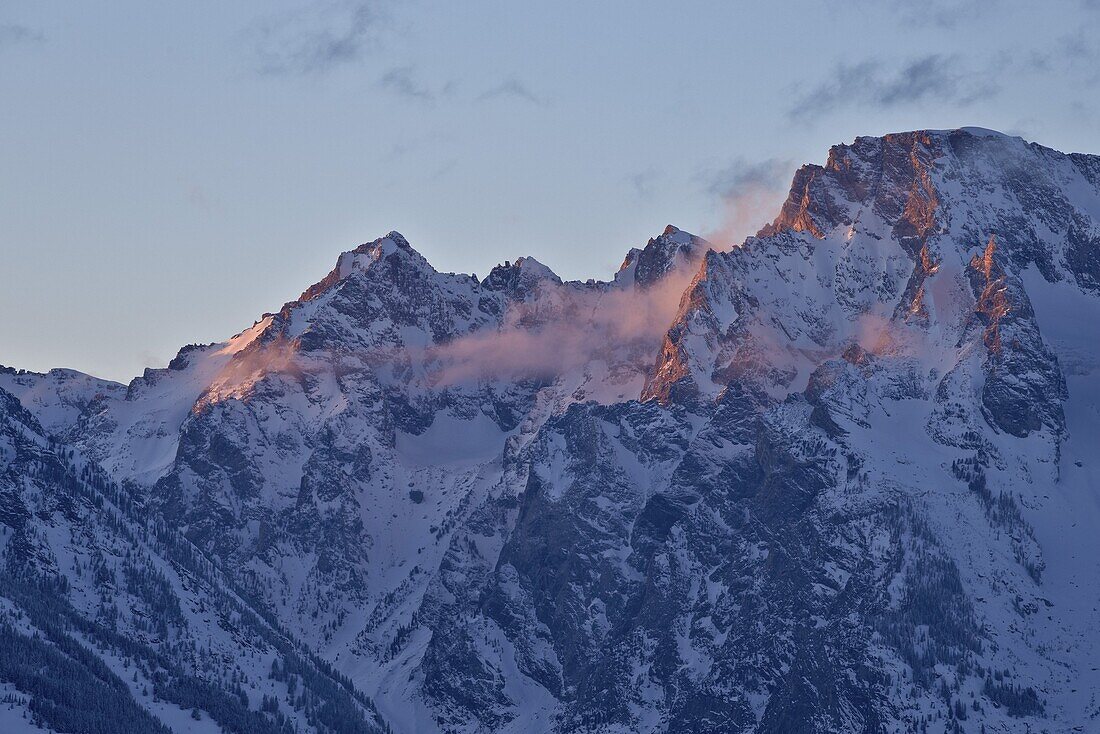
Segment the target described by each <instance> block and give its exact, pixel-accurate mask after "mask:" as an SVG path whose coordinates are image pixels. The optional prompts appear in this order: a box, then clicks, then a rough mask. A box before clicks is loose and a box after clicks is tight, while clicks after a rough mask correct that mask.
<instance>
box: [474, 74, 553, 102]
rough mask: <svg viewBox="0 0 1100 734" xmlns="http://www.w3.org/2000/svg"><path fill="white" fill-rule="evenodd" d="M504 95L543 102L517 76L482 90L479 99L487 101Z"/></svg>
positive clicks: (527, 100) (526, 100)
mask: <svg viewBox="0 0 1100 734" xmlns="http://www.w3.org/2000/svg"><path fill="white" fill-rule="evenodd" d="M502 97H511V98H512V99H519V100H523V101H525V102H530V103H532V104H542V100H541V99H540V98H539V97H538V96H536V95H535V93H534V92H532V91H531V90H530V88H528V86H527V85H526V84H524V83H523V82H521V81H520V80H519V79H516V78H515V77H511V78H509V79H505V80H504V81H503V82H501V83H500V84H498V85H496V86H495V87H493V88H492V89H487V90H486V91H484V92H482V93H481V94H480V95H478V97H477V101H478V102H487V101H489V100H491V99H500V98H502Z"/></svg>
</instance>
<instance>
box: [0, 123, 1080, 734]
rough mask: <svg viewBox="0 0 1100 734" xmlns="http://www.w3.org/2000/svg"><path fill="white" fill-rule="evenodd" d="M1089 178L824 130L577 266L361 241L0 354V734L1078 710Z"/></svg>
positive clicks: (1028, 725)
mask: <svg viewBox="0 0 1100 734" xmlns="http://www.w3.org/2000/svg"><path fill="white" fill-rule="evenodd" d="M1098 449H1100V157H1098V156H1093V155H1083V154H1068V155H1067V154H1063V153H1060V152H1058V151H1055V150H1052V149H1050V148H1046V147H1043V146H1040V145H1037V144H1034V143H1028V142H1025V141H1023V140H1022V139H1020V138H1016V137H1010V136H1006V135H1003V134H1000V133H996V132H992V131H989V130H983V129H980V128H963V129H958V130H942V131H941V130H923V131H916V132H907V133H898V134H891V135H885V136H882V137H860V138H857V139H856V140H855V141H854V142H853V143H851V144H848V145H838V146H835V147H833V148H832V149H831V150H830V151H829V155H828V159H827V162H826V163H825V164H824V165H823V166H819V165H806V166H803V167H802V168H800V169H799V170H798V171H797V172H796V173H795V175H794V179H793V182H792V185H791V189H790V194H789V196H788V198H787V199H786V201H785V203H784V204H783V205H782V208H781V209H780V211H779V212H778V214H777V216H776V217H775V218H774V220H773V221H772V222H771V223H770V224H768V225H767V226H765V227H764V228H763V229H762V230H761V231H760V232H759V233H758V234H757V235H756V236H753V237H749V238H748V239H746V240H745V241H744V242H743V243H741V244H738V245H737V246H735V247H733V248H726V249H717V248H715V247H713V246H711V245H710V244H709V243H708V242H706V241H705V240H703V239H701V238H699V237H696V236H693V235H691V234H688V233H687V232H684V231H681V230H679V229H677V228H675V227H672V226H669V227H668V228H666V229H665V230H664V232H663V233H661V234H660V235H658V236H656V237H654V238H653V239H651V240H649V242H648V243H646V244H645V246H644V247H641V248H635V249H630V250H629V251H628V252H627V253H626V256H625V259H624V261H623V264H622V266H621V267H620V269H619V270H618V272H617V273H615V274H614V276H613V277H611V278H610V279H609V280H606V281H586V282H579V281H563V280H562V279H561V278H559V277H558V276H557V275H555V274H554V272H553V271H552V270H550V269H549V268H548V267H546V266H545V265H543V264H541V263H539V262H538V261H536V260H535V259H533V258H530V257H522V258H519V259H517V260H515V261H513V262H506V263H503V264H502V265H499V266H497V267H495V268H493V270H492V272H490V273H489V275H488V276H487V277H485V278H483V279H478V278H476V277H475V276H471V275H462V274H453V273H441V272H438V271H436V270H435V269H434V268H433V267H432V266H431V265H430V264H429V263H428V262H427V261H426V260H425V258H424V257H422V256H421V255H420V254H419V253H418V252H417V251H416V250H415V249H413V247H412V245H410V243H409V242H407V241H406V240H405V238H404V237H402V236H401V235H400V234H398V233H396V232H391V233H389V234H388V235H386V236H385V237H382V238H380V239H378V240H375V241H373V242H370V243H367V244H363V245H360V246H359V247H356V248H355V249H353V250H350V251H348V252H345V253H343V254H341V255H340V256H339V258H338V259H337V262H336V265H335V267H334V268H333V269H332V271H331V272H330V273H329V274H328V275H327V276H326V277H325V278H323V279H322V280H321V281H319V282H318V283H316V284H314V285H312V286H310V287H308V288H307V289H306V290H305V291H304V292H303V293H302V294H301V295H300V296H299V297H298V298H296V299H295V300H293V301H290V302H288V303H286V304H285V305H283V306H282V307H281V308H280V309H278V310H277V311H275V312H272V313H267V314H264V315H263V316H262V317H261V318H260V319H259V320H257V321H256V322H255V323H254V324H252V326H251V327H249V328H247V329H245V330H243V331H242V332H241V333H239V334H237V335H236V336H234V337H233V338H231V339H229V340H227V341H225V342H221V343H216V344H206V345H189V346H186V347H184V348H182V349H181V350H180V351H179V353H178V355H177V356H176V357H175V358H174V359H173V360H172V361H171V362H170V364H169V365H168V366H167V367H166V368H164V369H148V370H146V371H145V373H144V374H143V375H142V376H140V377H138V378H136V379H134V380H133V381H132V382H131V383H130V384H129V385H122V384H118V383H115V382H110V381H106V380H101V379H97V378H95V377H92V376H89V375H85V374H82V373H79V372H75V371H72V370H64V369H56V370H52V371H50V372H48V373H45V374H37V373H32V372H26V371H21V370H16V369H13V368H2V369H0V730H3V731H19V732H22V731H67V732H116V731H127V732H166V731H173V732H218V731H224V732H238V733H240V734H250V733H252V732H278V733H280V734H283V733H286V734H289V733H290V732H316V733H317V734H327V733H329V732H333V733H335V732H341V733H342V732H397V733H401V734H404V733H406V732H407V733H409V734H413V733H418V734H419V733H422V732H423V733H426V732H454V733H456V734H458V733H462V734H466V733H471V734H472V733H473V732H514V733H519V732H524V733H527V732H592V733H596V732H599V733H606V734H612V733H615V734H618V733H622V734H626V733H628V732H645V733H649V732H670V733H673V734H676V733H679V732H746V733H747V732H754V733H761V734H762V733H764V732H776V733H778V732H822V733H826V732H866V733H870V732H890V733H895V732H897V733H901V732H968V733H973V734H978V733H979V732H989V733H990V734H992V733H993V732H1069V731H1095V730H1098V729H1100V639H1098V638H1097V635H1096V630H1097V629H1100V469H1098V467H1100V463H1098V462H1100V458H1098Z"/></svg>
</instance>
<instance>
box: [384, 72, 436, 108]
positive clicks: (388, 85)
mask: <svg viewBox="0 0 1100 734" xmlns="http://www.w3.org/2000/svg"><path fill="white" fill-rule="evenodd" d="M378 86H380V87H382V88H383V89H387V90H389V91H391V92H394V93H395V94H398V95H400V96H402V97H409V98H411V99H419V100H424V101H425V102H431V101H432V100H434V99H435V97H436V93H435V92H434V91H432V90H431V89H429V88H428V87H426V86H424V85H423V84H421V83H420V82H418V81H417V80H416V69H415V67H413V66H412V65H408V66H395V67H393V68H392V69H390V70H389V71H387V72H386V73H385V74H383V75H382V78H381V79H379V80H378Z"/></svg>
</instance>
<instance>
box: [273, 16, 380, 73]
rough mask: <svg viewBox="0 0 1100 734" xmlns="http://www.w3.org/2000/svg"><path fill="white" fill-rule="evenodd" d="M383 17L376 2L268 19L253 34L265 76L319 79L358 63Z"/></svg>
mask: <svg viewBox="0 0 1100 734" xmlns="http://www.w3.org/2000/svg"><path fill="white" fill-rule="evenodd" d="M382 18H383V14H382V12H381V9H380V7H379V5H378V3H375V2H334V3H333V2H330V3H321V4H318V5H312V6H310V7H309V8H308V9H306V8H303V9H301V10H298V11H294V12H289V13H284V14H280V15H277V16H268V17H265V18H262V19H260V20H259V21H258V22H257V23H256V24H255V26H254V27H253V29H252V35H253V36H254V37H255V41H256V54H257V57H258V68H259V71H260V72H261V73H263V74H274V75H283V74H319V73H324V72H327V71H329V70H331V69H333V68H335V67H337V66H341V65H344V64H348V63H351V62H354V61H358V60H359V59H360V58H361V57H362V56H363V54H364V53H365V52H366V51H367V49H368V48H369V46H370V44H371V42H372V40H373V38H372V34H373V33H374V32H375V31H376V30H377V28H378V26H379V24H380V23H381V21H382Z"/></svg>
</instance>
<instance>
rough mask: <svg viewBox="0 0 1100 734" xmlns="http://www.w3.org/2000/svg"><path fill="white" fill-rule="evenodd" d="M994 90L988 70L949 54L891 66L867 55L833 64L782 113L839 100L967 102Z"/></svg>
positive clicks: (795, 115) (878, 104) (803, 112)
mask: <svg viewBox="0 0 1100 734" xmlns="http://www.w3.org/2000/svg"><path fill="white" fill-rule="evenodd" d="M997 91H998V86H997V83H996V82H995V81H994V79H993V78H992V77H991V75H989V74H985V73H976V72H974V71H973V70H967V69H964V68H963V67H962V64H961V62H960V61H959V59H958V58H957V57H954V56H943V55H940V54H929V55H927V56H921V57H919V58H916V59H913V60H911V61H909V62H907V63H905V64H904V65H902V66H900V67H896V68H891V67H889V66H887V65H886V64H883V63H881V62H879V61H874V60H868V61H863V62H861V63H858V64H854V65H850V64H841V65H839V66H837V67H836V69H834V71H833V73H832V74H831V75H830V76H829V78H828V79H826V80H825V81H824V82H822V83H821V84H819V85H818V86H816V87H814V88H813V89H811V90H810V91H809V92H807V93H805V94H803V95H802V96H800V97H799V98H798V99H797V100H796V101H795V103H794V105H793V106H792V107H791V108H790V110H789V111H788V113H787V114H788V116H789V117H790V118H791V119H794V120H798V119H801V118H804V117H806V116H808V115H821V114H826V113H828V112H832V111H833V110H835V109H836V108H838V107H840V106H841V105H853V104H854V105H860V106H865V107H874V108H878V109H890V108H893V107H898V106H901V105H906V104H912V103H915V102H924V101H928V100H938V101H941V102H949V103H953V104H959V105H967V104H970V103H972V102H976V101H978V100H981V99H986V98H988V97H990V96H992V95H994V94H996V92H997Z"/></svg>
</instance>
